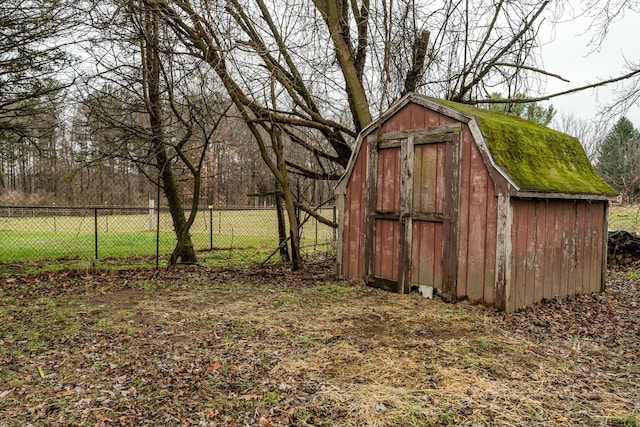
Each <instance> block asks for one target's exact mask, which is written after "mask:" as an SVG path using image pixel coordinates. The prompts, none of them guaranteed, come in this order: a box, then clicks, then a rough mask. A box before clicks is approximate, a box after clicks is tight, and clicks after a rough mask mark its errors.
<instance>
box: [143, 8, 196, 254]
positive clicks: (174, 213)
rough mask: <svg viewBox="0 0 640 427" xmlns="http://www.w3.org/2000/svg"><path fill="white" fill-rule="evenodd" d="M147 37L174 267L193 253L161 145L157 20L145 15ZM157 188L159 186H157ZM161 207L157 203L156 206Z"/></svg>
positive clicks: (154, 138) (152, 112)
mask: <svg viewBox="0 0 640 427" xmlns="http://www.w3.org/2000/svg"><path fill="white" fill-rule="evenodd" d="M146 18H147V20H148V21H147V34H146V39H145V41H144V43H143V45H144V48H145V49H143V58H142V60H143V66H144V71H145V77H146V79H145V80H146V82H145V83H146V85H145V86H146V91H147V103H148V105H147V109H148V113H149V124H150V127H151V146H152V147H153V150H154V153H155V156H156V166H157V168H158V170H159V171H160V178H161V180H162V188H163V190H164V194H165V197H166V198H167V204H168V205H169V212H170V213H171V220H172V221H173V229H174V231H175V234H176V240H177V242H176V246H175V248H174V250H173V252H172V253H171V257H170V258H169V265H170V266H171V265H175V264H177V262H178V260H181V261H182V262H183V263H196V262H197V258H196V253H195V250H194V249H193V243H192V241H191V234H190V232H189V227H188V225H187V220H186V218H185V215H184V209H183V207H182V197H181V196H180V192H179V191H178V185H177V182H176V179H175V176H174V174H173V169H172V168H171V164H170V162H169V157H168V155H167V148H166V144H165V142H164V128H163V124H162V103H161V94H160V78H161V75H160V67H161V64H160V58H159V56H158V52H159V34H158V18H157V16H156V14H155V13H153V12H149V13H148V14H147V17H146ZM158 185H160V183H158ZM159 205H160V203H159V201H158V206H159Z"/></svg>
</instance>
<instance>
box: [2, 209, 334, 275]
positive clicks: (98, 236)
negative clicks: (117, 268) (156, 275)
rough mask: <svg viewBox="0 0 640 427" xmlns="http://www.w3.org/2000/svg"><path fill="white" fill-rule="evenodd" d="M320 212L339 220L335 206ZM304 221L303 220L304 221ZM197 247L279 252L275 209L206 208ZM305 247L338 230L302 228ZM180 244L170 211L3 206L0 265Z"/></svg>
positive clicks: (195, 235) (196, 226)
mask: <svg viewBox="0 0 640 427" xmlns="http://www.w3.org/2000/svg"><path fill="white" fill-rule="evenodd" d="M318 212H319V213H320V214H321V215H322V216H324V217H326V218H328V219H332V220H334V221H335V219H336V210H335V207H328V208H321V209H318ZM303 219H304V218H303ZM191 236H192V240H193V244H194V248H195V249H196V250H198V251H206V250H210V251H211V250H214V249H246V248H256V249H275V248H277V246H278V222H277V213H276V210H275V209H274V208H247V207H224V208H221V207H216V208H212V207H206V208H202V209H200V210H199V211H198V214H197V216H196V219H195V221H194V223H193V226H192V227H191ZM301 237H302V245H303V246H306V247H320V246H323V245H324V246H326V245H331V243H332V242H335V239H336V231H335V229H333V228H331V227H329V226H327V225H324V224H322V223H320V222H318V221H316V220H315V219H314V218H308V219H307V221H306V222H304V223H303V225H302V228H301ZM175 243H176V239H175V234H174V232H173V225H172V221H171V217H170V214H169V211H168V209H167V208H160V209H159V210H158V209H157V208H153V207H129V206H109V207H106V206H90V207H79V206H0V264H3V263H19V262H31V261H54V260H59V259H95V260H100V259H105V258H124V257H131V256H150V255H156V248H157V249H158V253H159V255H160V256H164V255H168V254H169V253H171V251H172V250H173V248H174V246H175Z"/></svg>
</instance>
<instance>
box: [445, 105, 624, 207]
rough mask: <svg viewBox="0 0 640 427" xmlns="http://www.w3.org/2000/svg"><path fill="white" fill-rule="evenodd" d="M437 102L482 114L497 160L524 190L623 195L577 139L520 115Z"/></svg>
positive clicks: (480, 122)
mask: <svg viewBox="0 0 640 427" xmlns="http://www.w3.org/2000/svg"><path fill="white" fill-rule="evenodd" d="M436 101H437V102H439V103H441V104H443V105H445V106H447V107H450V108H453V109H454V110H457V111H459V112H461V113H464V114H467V115H471V116H473V117H475V118H476V122H477V123H478V126H479V127H480V130H481V131H482V134H483V136H484V139H485V141H486V143H487V146H488V148H489V151H490V152H491V155H492V157H493V160H494V162H495V163H496V165H498V166H499V167H500V168H501V169H502V170H503V171H504V172H506V174H507V175H509V177H510V178H511V179H512V180H513V182H514V183H515V184H516V185H518V186H519V187H520V189H521V190H524V191H536V192H537V191H541V192H559V193H571V194H597V195H606V196H615V195H616V194H617V192H616V191H615V190H614V189H613V188H611V186H610V185H609V184H607V183H606V182H605V181H604V180H603V179H602V178H601V177H600V176H599V175H598V174H597V172H596V171H595V169H594V167H593V165H591V163H590V162H589V159H588V158H587V155H586V154H585V152H584V149H583V148H582V145H580V142H579V141H578V140H577V139H576V138H574V137H572V136H569V135H567V134H564V133H562V132H558V131H556V130H553V129H550V128H548V127H545V126H541V125H538V124H536V123H532V122H530V121H528V120H524V119H521V118H519V117H516V116H510V115H508V114H501V113H495V112H492V111H488V110H483V109H480V108H476V107H473V106H470V105H466V104H459V103H456V102H451V101H443V100H436Z"/></svg>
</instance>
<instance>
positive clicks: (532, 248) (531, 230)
mask: <svg viewBox="0 0 640 427" xmlns="http://www.w3.org/2000/svg"><path fill="white" fill-rule="evenodd" d="M524 203H525V206H526V215H527V216H526V220H525V221H526V223H527V224H526V225H527V233H526V241H525V242H524V243H525V245H526V246H525V247H526V252H525V253H524V254H523V255H524V267H525V268H524V270H525V271H524V272H525V278H524V287H525V288H524V289H523V291H524V304H525V305H527V306H531V305H532V304H533V303H534V302H535V301H536V299H535V289H536V283H535V277H536V271H535V270H536V244H537V241H536V237H537V236H536V228H537V227H538V223H537V222H538V218H537V216H536V202H535V201H530V200H528V201H526V202H524Z"/></svg>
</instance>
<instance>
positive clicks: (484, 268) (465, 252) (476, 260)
mask: <svg viewBox="0 0 640 427" xmlns="http://www.w3.org/2000/svg"><path fill="white" fill-rule="evenodd" d="M460 156H461V158H460V196H459V224H460V226H459V229H458V282H457V296H458V298H467V299H468V300H469V301H470V302H472V303H476V302H482V303H484V304H486V305H493V304H494V302H495V301H494V299H495V283H496V271H495V269H496V268H495V265H496V235H497V216H498V199H497V195H496V192H495V188H494V183H493V181H492V179H491V177H490V176H489V172H488V171H487V168H486V166H485V165H484V162H483V160H482V157H481V155H480V151H479V149H478V147H477V145H476V144H475V141H474V139H473V136H472V135H471V132H470V131H469V128H468V127H466V126H465V127H463V131H462V138H461V148H460Z"/></svg>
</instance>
